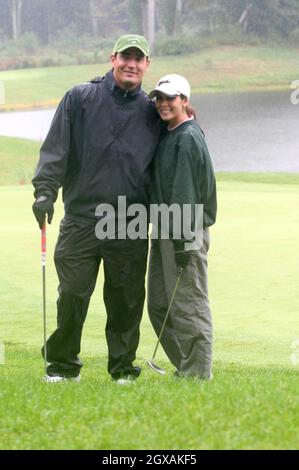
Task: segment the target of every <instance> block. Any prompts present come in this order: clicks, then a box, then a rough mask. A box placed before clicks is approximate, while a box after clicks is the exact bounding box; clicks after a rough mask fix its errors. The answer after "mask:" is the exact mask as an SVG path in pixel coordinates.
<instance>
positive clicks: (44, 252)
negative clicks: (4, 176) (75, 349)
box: [41, 221, 47, 375]
mask: <svg viewBox="0 0 299 470" xmlns="http://www.w3.org/2000/svg"><path fill="white" fill-rule="evenodd" d="M46 242H47V237H46V221H45V222H44V225H43V228H42V229H41V255H42V272H43V322H44V367H45V374H46V375H47V343H46V341H47V323H46V255H47V243H46Z"/></svg>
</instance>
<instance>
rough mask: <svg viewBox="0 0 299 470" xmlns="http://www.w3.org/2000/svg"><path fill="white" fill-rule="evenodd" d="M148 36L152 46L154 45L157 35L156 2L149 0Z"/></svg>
mask: <svg viewBox="0 0 299 470" xmlns="http://www.w3.org/2000/svg"><path fill="white" fill-rule="evenodd" d="M147 9H148V10H147V37H148V42H149V45H150V47H154V44H155V37H156V28H155V26H156V21H155V20H156V2H155V0H148V5H147Z"/></svg>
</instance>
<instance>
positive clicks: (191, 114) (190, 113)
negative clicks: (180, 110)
mask: <svg viewBox="0 0 299 470" xmlns="http://www.w3.org/2000/svg"><path fill="white" fill-rule="evenodd" d="M181 98H182V100H183V99H186V98H187V97H186V96H185V95H181ZM186 112H187V115H188V116H189V117H193V119H195V120H196V118H197V115H196V110H195V108H193V106H192V105H191V104H190V103H189V104H188V105H187V107H186Z"/></svg>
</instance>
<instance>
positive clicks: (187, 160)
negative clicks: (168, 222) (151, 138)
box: [151, 120, 217, 250]
mask: <svg viewBox="0 0 299 470" xmlns="http://www.w3.org/2000/svg"><path fill="white" fill-rule="evenodd" d="M151 203H152V204H158V205H160V204H167V206H170V205H172V204H178V205H179V206H180V207H181V208H182V207H183V205H184V204H190V205H191V207H192V208H193V210H194V207H195V204H203V227H204V228H206V227H209V226H211V225H213V224H214V223H215V220H216V213H217V197H216V181H215V174H214V170H213V165H212V161H211V157H210V154H209V151H208V148H207V145H206V142H205V138H204V134H203V132H202V130H201V129H200V127H199V126H198V124H197V123H196V121H194V120H190V121H185V122H184V123H182V124H181V125H179V126H178V127H176V128H175V129H174V130H172V131H167V132H166V133H165V134H164V136H163V137H162V139H161V141H160V144H159V146H158V149H157V152H156V155H155V158H154V162H153V173H152V191H151ZM192 223H194V220H193V221H192ZM193 229H194V227H192V230H193ZM171 233H173V232H172V228H171V226H170V234H171ZM186 241H190V239H185V238H184V237H183V236H182V238H181V239H180V240H173V243H174V248H175V250H181V249H184V248H183V247H184V243H185V242H186Z"/></svg>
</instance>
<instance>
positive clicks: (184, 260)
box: [174, 251, 191, 268]
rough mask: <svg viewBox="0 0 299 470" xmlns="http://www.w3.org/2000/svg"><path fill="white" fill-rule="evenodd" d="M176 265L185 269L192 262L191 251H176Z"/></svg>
mask: <svg viewBox="0 0 299 470" xmlns="http://www.w3.org/2000/svg"><path fill="white" fill-rule="evenodd" d="M174 257H175V264H176V265H177V267H178V268H185V267H186V266H187V264H188V263H189V261H190V258H191V251H175V252H174Z"/></svg>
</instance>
